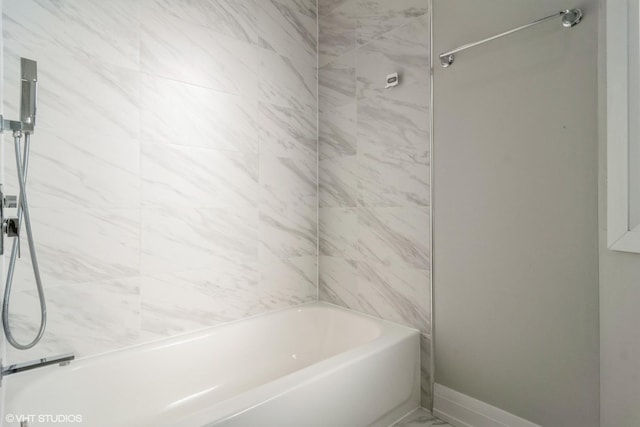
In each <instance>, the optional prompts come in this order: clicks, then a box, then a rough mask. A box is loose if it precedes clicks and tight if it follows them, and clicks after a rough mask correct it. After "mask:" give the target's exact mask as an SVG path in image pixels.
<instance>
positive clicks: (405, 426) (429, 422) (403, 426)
mask: <svg viewBox="0 0 640 427" xmlns="http://www.w3.org/2000/svg"><path fill="white" fill-rule="evenodd" d="M432 426H442V427H452V426H451V425H450V424H447V423H446V422H444V421H442V420H439V419H437V418H436V417H434V416H433V415H431V413H430V412H429V411H427V410H425V409H423V408H418V409H416V410H415V411H413V412H412V413H410V414H409V415H407V416H406V417H404V418H403V419H401V420H400V421H398V422H397V423H395V424H394V425H393V426H391V427H432Z"/></svg>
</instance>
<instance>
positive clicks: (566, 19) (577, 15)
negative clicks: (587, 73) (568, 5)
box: [439, 9, 583, 68]
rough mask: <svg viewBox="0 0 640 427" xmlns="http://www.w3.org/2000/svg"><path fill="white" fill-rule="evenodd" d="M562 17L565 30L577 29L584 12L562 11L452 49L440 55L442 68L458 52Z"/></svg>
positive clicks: (451, 62)
mask: <svg viewBox="0 0 640 427" xmlns="http://www.w3.org/2000/svg"><path fill="white" fill-rule="evenodd" d="M558 16H560V17H561V18H562V26H563V27H565V28H572V27H575V26H576V25H578V24H579V23H580V21H582V16H583V15H582V11H581V10H580V9H566V10H563V11H560V12H558V13H554V14H553V15H549V16H545V17H544V18H541V19H538V20H536V21H533V22H530V23H528V24H525V25H521V26H520V27H517V28H514V29H512V30H509V31H505V32H503V33H500V34H496V35H495V36H491V37H487V38H486V39H482V40H479V41H477V42H473V43H467V44H465V45H462V46H460V47H457V48H455V49H452V50H450V51H447V52H444V53H441V54H440V55H439V57H440V65H442V67H444V68H447V67H449V66H451V65H452V64H453V61H454V60H455V54H456V53H458V52H462V51H463V50H467V49H471V48H472V47H476V46H479V45H481V44H484V43H487V42H490V41H493V40H496V39H499V38H501V37H504V36H508V35H509V34H513V33H515V32H518V31H521V30H524V29H526V28H529V27H533V26H534V25H537V24H540V23H542V22H545V21H548V20H550V19H553V18H555V17H558Z"/></svg>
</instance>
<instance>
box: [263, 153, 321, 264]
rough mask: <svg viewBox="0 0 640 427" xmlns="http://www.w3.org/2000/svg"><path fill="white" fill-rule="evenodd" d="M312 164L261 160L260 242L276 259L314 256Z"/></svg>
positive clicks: (315, 221)
mask: <svg viewBox="0 0 640 427" xmlns="http://www.w3.org/2000/svg"><path fill="white" fill-rule="evenodd" d="M316 183H317V177H316V165H315V162H305V161H301V160H297V159H291V158H281V157H270V156H266V155H265V156H262V158H261V159H260V189H261V190H260V193H261V194H260V241H261V243H262V244H263V245H265V246H266V247H268V248H269V249H270V250H271V251H272V252H274V253H276V254H277V256H278V257H280V258H292V257H298V256H304V255H316V252H317V184H316Z"/></svg>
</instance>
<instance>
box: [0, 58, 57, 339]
mask: <svg viewBox="0 0 640 427" xmlns="http://www.w3.org/2000/svg"><path fill="white" fill-rule="evenodd" d="M20 65H21V73H20V74H21V79H22V92H21V98H20V121H13V120H5V119H4V118H3V117H2V116H0V131H4V130H11V131H12V132H13V143H14V149H15V157H16V171H17V173H18V186H19V188H20V194H19V195H20V198H19V203H18V202H17V201H16V198H15V196H7V197H1V198H0V205H1V206H2V211H1V212H0V213H1V214H2V215H1V216H2V218H1V219H2V232H0V241H2V242H0V254H3V253H4V242H3V240H4V235H5V234H7V236H8V237H13V238H14V240H13V245H12V247H11V258H10V260H9V268H8V270H7V282H6V285H5V288H4V298H3V300H2V327H3V329H4V334H5V336H6V337H7V341H8V342H9V344H11V345H12V346H13V347H15V348H17V349H19V350H27V349H30V348H32V347H33V346H35V345H36V344H37V343H38V342H39V341H40V339H41V338H42V335H43V334H44V331H45V328H46V325H47V305H46V302H45V298H44V290H43V287H42V279H41V278H40V268H39V267H38V258H37V256H36V248H35V244H34V241H33V231H32V229H31V216H30V214H29V202H28V200H27V188H26V187H27V169H28V167H29V151H30V147H31V135H32V134H33V132H34V129H35V123H36V98H37V89H38V88H37V82H38V65H37V63H36V61H33V60H31V59H26V58H21V59H20ZM22 138H24V150H21V142H22ZM21 151H22V154H21ZM15 207H17V213H16V217H11V218H6V219H5V218H4V208H15ZM23 217H24V225H25V229H26V231H27V242H28V243H29V254H30V255H31V265H32V267H33V275H34V277H35V281H36V289H37V291H38V299H39V301H40V328H39V329H38V333H37V334H36V336H35V338H34V339H33V340H32V341H30V342H29V343H27V344H21V343H19V342H18V341H16V339H15V338H14V336H13V332H12V330H11V326H10V323H9V303H10V300H11V286H12V284H13V274H14V272H15V268H16V261H17V258H18V256H19V250H20V227H21V225H22V222H23Z"/></svg>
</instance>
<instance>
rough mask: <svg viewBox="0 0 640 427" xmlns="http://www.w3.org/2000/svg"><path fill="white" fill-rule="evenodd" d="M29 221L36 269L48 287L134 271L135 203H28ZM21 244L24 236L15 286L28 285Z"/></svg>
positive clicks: (136, 260) (137, 226)
mask: <svg viewBox="0 0 640 427" xmlns="http://www.w3.org/2000/svg"><path fill="white" fill-rule="evenodd" d="M31 221H32V226H33V233H34V239H35V245H36V253H37V256H38V262H39V265H40V272H41V274H42V280H43V282H44V283H45V286H46V287H47V288H48V289H50V288H52V287H54V286H57V285H62V284H78V283H85V282H91V281H99V280H108V279H119V278H124V277H132V276H136V275H137V274H139V271H140V210H139V208H136V209H134V208H130V209H98V208H91V209H69V208H67V207H56V208H52V207H48V208H32V209H31ZM26 245H27V241H26V239H25V238H24V236H23V238H22V251H21V252H22V256H21V258H20V259H18V261H17V263H16V272H15V278H14V287H15V289H16V291H20V290H28V289H32V287H33V280H34V279H33V271H32V270H31V261H30V259H29V251H28V249H27V246H26ZM7 253H8V252H7Z"/></svg>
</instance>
